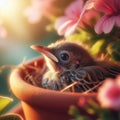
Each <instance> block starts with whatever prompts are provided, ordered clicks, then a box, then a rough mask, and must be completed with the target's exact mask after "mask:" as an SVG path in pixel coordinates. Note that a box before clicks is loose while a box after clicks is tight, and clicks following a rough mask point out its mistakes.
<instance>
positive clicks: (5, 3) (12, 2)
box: [0, 0, 29, 37]
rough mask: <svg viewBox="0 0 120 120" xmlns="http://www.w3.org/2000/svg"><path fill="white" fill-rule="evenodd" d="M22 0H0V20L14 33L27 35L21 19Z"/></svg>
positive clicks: (23, 2)
mask: <svg viewBox="0 0 120 120" xmlns="http://www.w3.org/2000/svg"><path fill="white" fill-rule="evenodd" d="M24 4H25V1H24V0H20V1H19V0H0V20H1V21H2V22H3V24H4V25H5V26H7V27H8V28H9V30H11V32H12V33H13V34H14V35H20V36H27V37H28V36H29V35H28V34H29V33H28V29H27V28H26V27H25V26H26V25H25V23H24V21H23V9H24Z"/></svg>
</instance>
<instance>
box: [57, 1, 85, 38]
mask: <svg viewBox="0 0 120 120" xmlns="http://www.w3.org/2000/svg"><path fill="white" fill-rule="evenodd" d="M82 8H83V1H82V0H75V1H74V2H72V3H71V4H70V5H69V6H68V7H67V9H66V11H65V16H62V17H60V18H59V19H58V20H57V22H56V24H55V29H56V30H57V32H58V34H59V35H64V34H65V36H68V35H70V34H71V33H73V32H74V31H75V29H76V27H77V26H78V24H79V17H80V14H81V11H82Z"/></svg>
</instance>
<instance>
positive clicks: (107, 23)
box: [103, 16, 116, 33]
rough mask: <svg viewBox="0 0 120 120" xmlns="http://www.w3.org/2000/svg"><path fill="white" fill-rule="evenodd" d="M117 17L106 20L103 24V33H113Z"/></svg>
mask: <svg viewBox="0 0 120 120" xmlns="http://www.w3.org/2000/svg"><path fill="white" fill-rule="evenodd" d="M115 19H116V18H115V17H114V16H113V17H109V18H108V19H106V20H105V21H104V23H103V32H104V33H109V32H111V31H112V28H113V27H114V25H115Z"/></svg>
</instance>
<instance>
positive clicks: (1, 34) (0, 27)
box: [0, 21, 7, 38]
mask: <svg viewBox="0 0 120 120" xmlns="http://www.w3.org/2000/svg"><path fill="white" fill-rule="evenodd" d="M6 35H7V31H6V29H5V28H4V27H3V25H2V21H0V37H1V38H5V37H6Z"/></svg>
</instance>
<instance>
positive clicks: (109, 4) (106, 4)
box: [94, 0, 116, 14]
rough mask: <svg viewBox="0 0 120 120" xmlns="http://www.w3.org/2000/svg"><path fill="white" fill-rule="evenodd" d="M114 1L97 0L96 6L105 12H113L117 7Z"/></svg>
mask: <svg viewBox="0 0 120 120" xmlns="http://www.w3.org/2000/svg"><path fill="white" fill-rule="evenodd" d="M114 1H115V0H96V2H95V5H94V7H95V9H97V10H98V11H101V12H103V13H106V14H112V13H113V12H114V10H115V9H116V6H115V4H114Z"/></svg>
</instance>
